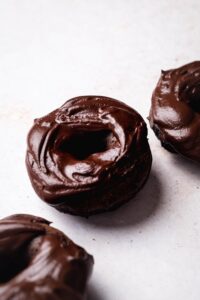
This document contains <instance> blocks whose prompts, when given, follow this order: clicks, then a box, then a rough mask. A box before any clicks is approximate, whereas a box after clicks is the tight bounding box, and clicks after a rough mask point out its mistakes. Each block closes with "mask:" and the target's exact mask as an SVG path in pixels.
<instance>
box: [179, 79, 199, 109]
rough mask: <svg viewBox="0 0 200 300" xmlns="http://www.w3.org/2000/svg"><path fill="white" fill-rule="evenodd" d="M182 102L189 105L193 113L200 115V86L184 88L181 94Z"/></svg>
mask: <svg viewBox="0 0 200 300" xmlns="http://www.w3.org/2000/svg"><path fill="white" fill-rule="evenodd" d="M182 100H183V101H184V102H185V103H186V104H187V105H189V106H190V107H191V108H192V110H193V111H195V112H198V113H200V84H196V85H195V86H191V87H190V86H188V85H187V86H186V87H185V90H184V92H183V94H182Z"/></svg>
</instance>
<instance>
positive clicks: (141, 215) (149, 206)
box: [80, 171, 162, 228]
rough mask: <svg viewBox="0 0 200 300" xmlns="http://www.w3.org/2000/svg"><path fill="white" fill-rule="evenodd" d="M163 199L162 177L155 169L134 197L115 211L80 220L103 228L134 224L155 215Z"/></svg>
mask: <svg viewBox="0 0 200 300" xmlns="http://www.w3.org/2000/svg"><path fill="white" fill-rule="evenodd" d="M161 200H162V185H161V182H160V179H159V177H158V174H156V172H155V171H151V173H150V176H149V179H148V180H147V182H146V184H145V185H144V187H143V188H142V189H141V191H140V192H139V193H138V194H137V195H136V196H135V197H134V199H132V200H130V201H129V202H128V203H126V204H124V205H122V206H121V207H120V208H118V209H116V210H114V211H111V212H106V213H102V214H99V215H94V216H91V217H89V218H88V219H84V218H80V221H81V222H82V223H87V224H88V223H89V224H90V225H93V226H99V227H103V228H104V227H105V228H119V227H128V226H134V225H136V224H138V223H141V222H145V221H146V220H147V219H148V218H150V217H151V216H153V214H154V213H155V212H156V211H157V210H158V209H159V204H160V202H161Z"/></svg>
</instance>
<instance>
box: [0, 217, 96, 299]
mask: <svg viewBox="0 0 200 300" xmlns="http://www.w3.org/2000/svg"><path fill="white" fill-rule="evenodd" d="M49 224H50V222H48V221H46V220H44V219H42V218H39V217H35V216H31V215H13V216H10V217H7V218H5V219H2V220H0V266H1V268H0V299H1V300H27V299H28V300H37V299H38V300H39V299H40V300H43V299H44V300H62V299H63V300H66V299H67V300H83V299H85V297H84V294H85V287H86V282H87V279H88V277H89V275H90V273H91V270H92V266H93V258H92V256H91V255H89V254H87V253H86V251H85V250H84V249H83V248H81V247H79V246H77V245H76V244H74V243H73V242H72V241H71V240H70V239H69V238H68V237H66V236H65V235H64V234H63V233H62V232H60V231H58V230H57V229H55V228H53V227H51V226H50V225H49Z"/></svg>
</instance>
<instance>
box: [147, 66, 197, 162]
mask: <svg viewBox="0 0 200 300" xmlns="http://www.w3.org/2000/svg"><path fill="white" fill-rule="evenodd" d="M149 120H150V125H151V127H152V128H153V130H154V132H155V134H156V135H157V137H158V138H159V139H160V141H161V143H162V145H163V146H164V147H165V148H166V149H168V150H170V151H172V152H176V153H180V154H182V155H184V156H185V157H187V158H190V159H192V160H194V161H197V162H200V61H195V62H193V63H190V64H187V65H185V66H183V67H181V68H178V69H174V70H169V71H162V74H161V78H160V80H159V82H158V84H157V86H156V88H155V91H154V93H153V96H152V106H151V110H150V116H149Z"/></svg>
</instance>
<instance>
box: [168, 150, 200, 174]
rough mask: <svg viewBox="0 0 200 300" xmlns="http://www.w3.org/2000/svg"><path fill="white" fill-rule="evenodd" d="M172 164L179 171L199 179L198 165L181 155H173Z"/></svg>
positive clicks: (199, 170) (199, 167)
mask: <svg viewBox="0 0 200 300" xmlns="http://www.w3.org/2000/svg"><path fill="white" fill-rule="evenodd" d="M172 159H173V161H172V163H173V164H174V165H175V166H176V167H177V168H178V169H180V170H182V171H184V172H187V173H191V174H192V176H195V177H196V178H200V164H199V163H197V162H194V161H192V160H190V159H187V158H185V157H182V156H181V155H174V156H173V158H172Z"/></svg>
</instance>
